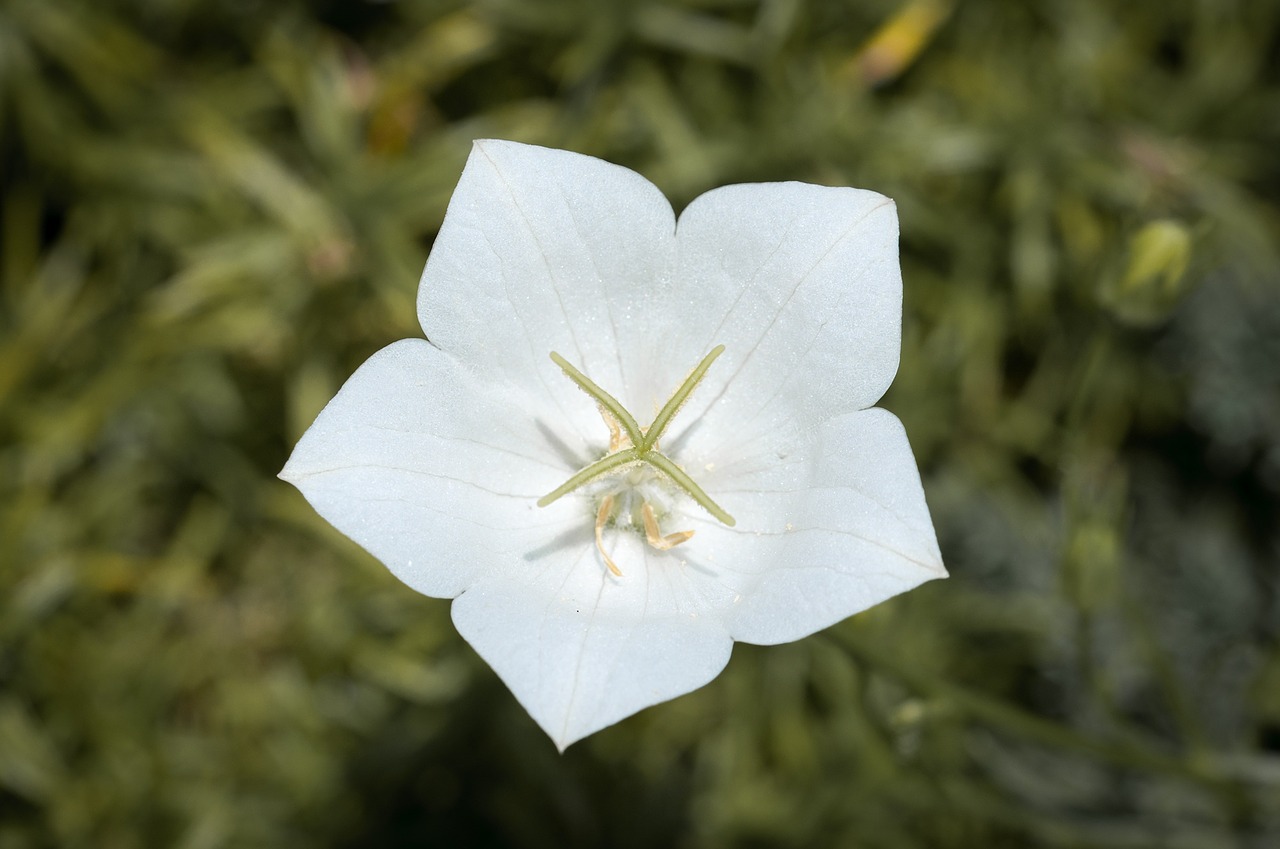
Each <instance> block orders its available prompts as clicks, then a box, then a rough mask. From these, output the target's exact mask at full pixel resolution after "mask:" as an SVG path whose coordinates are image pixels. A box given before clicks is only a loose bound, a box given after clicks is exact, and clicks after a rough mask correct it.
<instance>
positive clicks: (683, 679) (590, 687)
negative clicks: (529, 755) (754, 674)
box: [453, 524, 733, 751]
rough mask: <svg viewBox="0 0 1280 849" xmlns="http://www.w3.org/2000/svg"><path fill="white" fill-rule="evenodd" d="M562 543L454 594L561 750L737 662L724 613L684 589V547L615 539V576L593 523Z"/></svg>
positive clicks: (464, 619) (463, 617) (474, 633)
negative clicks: (709, 609)
mask: <svg viewBox="0 0 1280 849" xmlns="http://www.w3.org/2000/svg"><path fill="white" fill-rule="evenodd" d="M581 530H582V532H581V533H580V534H576V535H575V534H574V533H573V532H572V531H570V532H569V533H568V534H566V535H565V537H564V538H563V539H562V540H561V541H560V545H559V546H558V547H554V546H553V547H552V548H550V549H544V550H542V551H541V552H538V553H537V554H536V555H533V556H531V557H530V558H527V559H526V560H525V562H522V563H521V564H520V566H521V568H522V571H521V572H520V573H518V574H517V573H511V572H508V573H506V574H507V575H509V576H510V577H503V576H499V575H496V574H495V575H490V576H488V577H487V578H485V579H483V580H481V581H480V582H478V583H477V584H476V585H474V586H472V587H471V588H469V589H468V590H467V591H466V592H464V593H463V594H462V595H461V596H459V597H458V599H457V600H456V601H454V603H453V621H454V624H455V625H456V626H457V628H458V631H459V633H461V634H462V636H464V637H465V638H466V639H467V641H468V642H469V643H471V645H472V646H473V647H475V649H476V651H478V652H479V653H480V656H481V657H483V658H484V659H485V660H486V661H488V663H489V665H490V666H492V667H493V669H494V671H495V672H497V673H498V675H499V676H500V677H501V678H502V680H503V681H504V682H506V684H507V686H508V687H510V688H511V691H512V693H513V694H514V695H515V697H516V699H518V700H519V702H520V703H521V704H522V705H524V707H525V709H526V710H528V711H529V714H530V715H531V716H532V717H533V718H534V720H535V721H537V723H538V724H539V725H540V726H542V728H543V730H545V731H546V732H547V734H548V735H550V736H551V738H552V740H554V741H555V743H556V745H557V746H558V747H559V748H560V749H561V750H562V751H563V750H564V748H565V747H566V746H568V745H569V744H571V743H573V742H574V741H575V740H580V739H582V738H583V737H586V736H587V735H588V734H592V733H594V732H596V731H599V730H600V729H601V728H605V727H607V726H609V725H612V724H613V723H615V722H618V721H619V720H621V719H624V718H626V717H628V716H630V715H631V714H633V713H635V712H636V711H639V710H641V709H643V708H646V707H648V706H650V705H653V704H657V703H659V702H663V701H666V700H668V699H671V698H674V697H676V696H679V695H682V694H684V693H687V692H689V691H690V690H695V689H697V688H698V687H701V686H703V685H704V684H706V683H707V682H709V681H710V680H711V679H713V678H715V677H716V675H718V674H719V673H720V671H721V670H722V669H724V666H725V664H726V663H728V662H729V653H730V650H731V649H732V645H733V643H732V640H730V639H729V635H728V633H727V632H726V631H725V629H724V626H723V624H722V622H721V621H720V619H719V617H717V616H709V615H706V614H704V613H703V612H701V611H702V605H701V603H700V601H699V600H698V599H696V598H691V597H689V596H687V595H686V587H685V585H684V583H683V581H682V580H681V578H680V577H679V574H678V573H679V572H680V570H681V569H682V566H681V563H680V560H679V556H678V555H676V554H675V552H666V553H658V552H654V551H652V550H651V549H647V548H646V546H645V544H644V543H643V541H641V540H640V538H639V537H637V536H636V535H635V534H633V533H630V532H623V533H616V534H612V535H611V536H613V537H614V538H613V539H611V540H610V542H609V547H610V548H611V549H613V556H614V558H615V559H616V560H617V561H618V565H619V566H620V567H621V568H622V570H623V572H624V576H623V577H622V578H614V577H612V576H611V575H609V574H608V573H607V572H606V571H605V568H604V566H603V564H602V563H601V562H600V560H599V555H598V554H597V552H596V550H595V548H594V545H593V543H592V541H591V528H590V525H589V524H584V525H582V526H581Z"/></svg>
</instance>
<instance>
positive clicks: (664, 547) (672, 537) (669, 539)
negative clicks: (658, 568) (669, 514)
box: [640, 501, 694, 551]
mask: <svg viewBox="0 0 1280 849" xmlns="http://www.w3.org/2000/svg"><path fill="white" fill-rule="evenodd" d="M640 512H641V513H642V514H644V537H645V539H647V540H648V541H649V545H651V546H653V547H654V548H656V549H658V550H659V551H670V550H671V549H673V548H675V547H676V546H677V545H679V544H680V543H682V542H688V541H689V539H690V538H691V537H692V536H693V534H694V532H693V531H677V532H675V533H674V534H667V535H666V536H663V535H662V531H660V530H658V517H657V516H655V515H653V507H652V506H651V505H650V504H649V502H648V501H646V502H645V503H644V507H643V508H642V509H641V511H640Z"/></svg>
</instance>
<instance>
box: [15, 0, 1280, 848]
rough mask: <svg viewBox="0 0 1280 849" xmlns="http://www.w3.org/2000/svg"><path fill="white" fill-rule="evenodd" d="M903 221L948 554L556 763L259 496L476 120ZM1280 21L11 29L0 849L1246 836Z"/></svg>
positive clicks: (917, 373)
mask: <svg viewBox="0 0 1280 849" xmlns="http://www.w3.org/2000/svg"><path fill="white" fill-rule="evenodd" d="M477 137H500V138H508V139H517V140H521V141H527V142H536V143H540V144H546V145H550V146H554V147H563V148H570V149H573V150H577V151H581V152H584V153H590V154H594V155H597V156H601V157H605V158H607V159H610V160H612V161H615V162H618V163H621V164H623V165H626V166H629V167H631V168H634V169H636V170H638V171H640V172H641V173H642V174H644V175H646V176H647V177H649V178H650V179H651V180H653V181H654V182H655V183H657V184H658V186H659V187H660V188H662V189H663V191H665V192H666V193H667V195H668V196H669V197H670V198H672V200H673V203H674V204H675V206H676V208H677V209H679V208H682V207H683V206H684V205H685V204H687V203H688V202H689V201H690V200H691V199H693V198H694V197H695V196H697V195H698V194H699V193H701V192H703V191H705V190H707V189H709V188H712V187H715V186H719V185H722V184H725V183H733V182H743V181H758V180H787V179H796V180H807V181H811V182H817V183H827V184H837V185H853V186H861V187H866V188H871V189H875V190H877V191H880V192H883V193H886V194H888V195H891V196H892V197H894V198H895V199H896V200H897V202H898V208H899V211H900V215H901V220H902V231H903V238H902V248H903V266H904V273H905V279H906V302H907V305H906V315H905V326H904V348H903V358H902V369H901V372H900V373H899V376H898V379H897V382H896V383H895V385H894V387H893V389H892V390H891V391H890V394H889V395H888V396H887V398H886V399H885V401H884V402H883V404H884V406H887V407H888V408H890V409H891V410H893V411H894V412H896V413H897V414H898V415H899V416H900V417H901V418H902V419H903V420H904V422H905V423H906V426H907V430H908V433H909V434H910V435H911V438H912V442H913V445H914V447H915V450H916V453H917V456H918V458H919V460H920V463H921V468H922V471H923V474H924V481H925V490H926V493H927V496H928V499H929V502H930V505H931V507H932V510H933V515H934V518H935V521H936V523H937V526H938V531H939V536H940V540H941V545H942V551H943V556H944V559H945V561H946V563H947V565H948V566H949V567H950V569H951V573H952V576H953V577H952V579H951V580H950V581H947V582H942V583H934V584H929V585H927V586H925V587H923V588H921V589H920V590H917V591H915V592H912V593H910V594H908V595H906V596H903V597H900V598H898V599H895V600H893V601H891V602H889V603H887V604H885V605H883V606H881V607H879V608H876V609H874V610H872V611H870V612H868V613H866V614H863V615H860V616H858V617H855V618H853V619H851V620H848V621H846V622H844V623H842V624H840V625H838V626H836V627H834V628H832V629H829V630H828V631H826V632H823V633H821V634H818V635H815V636H813V637H811V638H809V639H806V640H803V641H801V642H799V643H796V644H793V645H787V646H780V647H775V648H764V649H762V648H757V647H752V646H739V647H737V649H736V650H735V653H734V657H733V660H732V662H731V663H730V664H729V668H728V670H727V671H726V672H725V674H724V675H722V676H721V677H720V678H719V679H717V680H716V681H715V682H714V683H712V684H711V685H710V686H708V687H706V688H704V689H702V690H700V691H698V692H696V693H694V694H692V695H689V696H685V697H683V698H680V699H677V700H675V701H673V702H670V703H668V704H664V705H661V706H658V707H655V708H652V709H650V710H647V711H644V712H643V713H641V714H640V715H638V716H636V717H633V718H631V719H628V720H626V721H624V722H623V723H621V724H620V725H618V726H615V727H614V728H611V729H609V730H607V731H604V732H602V733H600V734H597V735H595V736H593V737H591V738H589V739H588V740H586V741H585V742H582V743H579V744H577V745H575V746H573V747H572V748H571V749H570V750H569V751H568V752H567V753H566V754H565V755H564V756H563V757H562V756H560V755H558V754H556V752H555V750H554V748H553V747H552V745H551V742H550V741H549V740H548V739H547V737H546V736H545V735H544V734H543V733H542V732H541V731H539V730H538V729H537V728H536V726H534V724H533V723H532V721H531V720H530V719H529V718H528V717H527V716H526V715H525V713H524V712H523V711H522V710H521V709H520V707H519V706H518V705H517V704H516V703H515V701H514V699H513V698H512V697H511V696H510V695H509V694H508V693H507V691H506V690H505V688H504V687H503V686H502V684H501V683H500V682H499V681H498V680H497V679H496V677H495V676H494V675H493V673H492V672H491V671H490V670H489V669H488V668H487V667H486V666H485V665H484V664H483V663H482V662H481V661H479V659H478V658H477V657H476V656H475V654H474V653H473V652H472V651H471V650H470V648H469V647H468V646H467V645H466V644H465V643H464V642H463V641H462V640H461V639H460V638H459V637H458V636H457V635H456V633H455V632H454V630H453V628H452V626H451V624H450V621H449V611H448V604H447V603H445V602H443V601H438V600H433V599H428V598H424V597H421V596H418V595H416V594H415V593H413V592H411V591H409V590H408V589H406V588H405V587H403V586H402V585H400V584H399V583H398V582H397V581H396V580H395V579H394V578H393V577H392V576H391V575H390V574H389V573H388V572H387V571H386V570H385V569H384V568H383V567H382V566H381V565H379V564H378V563H377V562H375V561H374V560H373V559H372V558H370V557H369V556H368V555H366V554H364V553H363V552H362V551H361V550H359V549H358V548H357V547H356V546H354V545H353V544H352V543H350V542H348V541H347V540H345V539H344V538H343V537H341V536H340V535H338V534H337V533H336V532H334V531H333V530H331V529H330V528H329V527H328V526H327V525H326V524H325V523H324V522H323V521H322V520H321V519H319V518H318V517H317V516H316V515H315V514H314V513H313V512H312V510H311V509H310V508H309V507H308V506H307V505H306V503H305V502H304V501H303V499H302V498H301V496H300V495H299V494H298V493H297V492H296V491H295V490H293V488H292V487H289V486H287V485H285V484H283V483H281V482H280V481H278V480H276V478H275V474H276V472H277V471H278V470H279V469H280V467H281V466H282V464H283V463H284V460H285V458H286V456H287V455H288V453H289V451H290V449H291V447H292V445H293V443H294V441H295V440H296V439H297V438H298V436H299V435H300V433H301V432H302V430H303V429H304V428H305V427H306V426H307V425H308V424H309V423H310V422H311V420H312V418H313V416H314V415H315V414H316V412H317V411H318V410H319V409H320V407H321V406H322V405H323V404H324V403H325V402H326V401H327V400H328V399H329V397H330V396H331V395H332V394H333V393H334V392H335V391H336V389H337V388H338V386H340V385H341V383H342V381H343V380H345V378H346V377H347V376H348V375H349V374H350V373H351V372H352V371H353V370H354V369H355V367H356V366H357V365H358V364H359V363H361V362H362V361H363V360H364V359H365V358H366V357H368V356H369V355H370V354H371V353H373V352H374V351H376V350H377V349H379V348H381V347H383V346H384V345H386V344H388V343H390V342H392V341H393V340H396V339H400V338H403V337H406V336H417V335H420V332H421V331H420V330H419V328H418V327H417V324H416V319H415V311H414V296H415V288H416V285H417V280H418V275H419V273H420V271H421V268H422V265H423V262H424V261H425V259H426V256H427V253H428V250H429V248H430V245H431V241H432V238H433V235H434V233H435V231H436V229H437V227H438V226H439V224H440V221H441V218H442V216H443V214H444V210H445V205H446V203H447V201H448V198H449V195H450V192H451V191H452V188H453V186H454V184H455V182H456V181H457V178H458V175H459V173H460V171H461V168H462V164H463V162H464V159H465V157H466V155H467V152H468V149H469V146H470V142H471V140H472V139H473V138H477ZM1278 153H1280V3H1276V2H1268V0H1261V2H1258V0H1253V1H1252V2H1247V0H1168V1H1167V2H1164V1H1163V0H1148V2H1125V3H1114V2H1103V0H1023V2H981V1H980V0H958V2H947V0H652V2H623V1H622V0H606V2H599V1H598V0H479V2H475V3H472V4H468V3H465V2H461V0H416V1H414V2H411V0H401V2H371V1H370V0H314V2H305V0H273V2H265V0H3V2H0V189H2V192H3V195H2V197H0V847H4V849H37V847H95V849H97V847H106V849H129V847H166V849H167V847H177V848H178V849H216V847H282V846H317V847H334V848H335V849H342V848H343V847H366V846H377V847H409V846H442V847H455V846H456V847H471V846H493V847H500V846H511V847H577V846H611V847H641V846H671V847H775V846H776V847H822V846H841V847H844V846H850V847H854V846H856V847H911V846H921V847H971V846H973V847H1023V846H1051V847H1057V846H1062V847H1072V846H1089V847H1092V846H1097V847H1124V849H1138V847H1175V849H1177V848H1178V847H1188V849H1190V848H1191V847H1197V848H1198V847H1206V849H1208V847H1246V849H1252V847H1258V849H1263V847H1274V846H1277V845H1280V647H1278V637H1280V567H1278V562H1280V528H1278V527H1277V526H1278V525H1280V523H1278V522H1277V516H1280V509H1278V508H1280V262H1278V261H1277V260H1278V259H1280V257H1277V253H1278V252H1280V250H1278V245H1280V240H1278V239H1277V236H1278V235H1280V155H1278Z"/></svg>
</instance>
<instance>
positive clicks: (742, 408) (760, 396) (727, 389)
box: [664, 183, 902, 441]
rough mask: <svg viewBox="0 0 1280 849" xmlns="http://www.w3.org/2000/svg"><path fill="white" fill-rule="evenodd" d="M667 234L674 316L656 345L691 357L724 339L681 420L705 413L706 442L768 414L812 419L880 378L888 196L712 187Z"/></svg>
mask: <svg viewBox="0 0 1280 849" xmlns="http://www.w3.org/2000/svg"><path fill="white" fill-rule="evenodd" d="M677 242H678V249H677V250H678V259H677V265H676V275H677V279H678V280H680V281H681V284H682V285H681V288H680V290H679V291H678V292H677V293H676V296H675V298H674V299H673V300H672V303H671V310H672V312H673V314H675V315H680V316H687V317H688V319H686V320H684V321H682V322H681V323H680V326H679V328H678V329H677V330H675V331H673V332H672V333H671V334H670V335H669V336H668V337H666V338H665V340H664V350H666V351H669V352H671V356H673V357H674V359H675V361H676V362H683V361H684V360H686V359H692V360H693V361H694V362H696V359H697V357H699V356H701V355H702V353H705V352H706V351H707V350H709V349H710V348H711V347H713V346H715V345H717V344H724V345H725V353H724V356H723V357H722V358H721V360H720V361H719V362H717V363H716V368H715V371H714V373H712V374H709V375H708V378H707V381H706V383H705V385H704V386H702V387H700V388H699V395H698V396H697V397H696V398H695V399H694V401H692V402H691V403H690V405H689V409H688V411H687V413H685V414H682V425H685V426H687V425H688V423H689V422H692V421H694V420H696V419H698V418H699V417H700V416H702V415H704V414H705V415H706V416H707V418H708V427H706V428H705V429H704V433H705V435H706V436H705V438H720V437H722V436H723V435H724V433H726V432H730V431H732V430H734V429H743V428H746V429H752V428H755V429H758V430H767V429H769V427H770V426H771V422H772V421H773V420H774V419H778V418H781V419H786V418H790V417H793V416H794V417H798V418H801V419H802V420H804V421H807V422H820V421H822V420H823V419H825V418H827V417H829V416H832V415H836V414H840V413H845V412H851V411H854V410H859V409H864V408H866V407H869V406H871V405H872V404H874V403H875V402H876V401H877V400H878V399H879V398H880V396H881V395H883V394H884V391H885V390H886V389H887V388H888V387H889V384H890V382H892V380H893V376H894V373H895V372H896V371H897V368H898V356H899V348H900V337H901V322H902V275H901V272H900V270H899V266H898V219H897V212H896V209H895V207H894V204H893V201H891V200H889V199H888V198H886V197H884V196H883V195H879V194H876V193H875V192H870V191H865V190H862V189H851V188H828V187H825V186H813V185H808V184H805V183H762V184H748V185H737V186H725V187H723V188H720V189H715V190H713V191H710V192H708V193H706V194H705V195H702V196H701V197H699V198H697V199H696V200H694V202H693V203H692V204H690V205H689V207H688V208H687V209H686V210H685V211H684V212H683V213H682V214H681V215H680V219H679V224H678V228H677ZM694 317H696V320H694ZM681 368H684V367H683V366H681ZM700 438H704V437H703V436H700V435H694V437H693V440H694V441H696V440H697V439H700Z"/></svg>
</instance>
